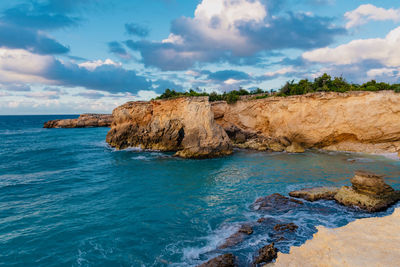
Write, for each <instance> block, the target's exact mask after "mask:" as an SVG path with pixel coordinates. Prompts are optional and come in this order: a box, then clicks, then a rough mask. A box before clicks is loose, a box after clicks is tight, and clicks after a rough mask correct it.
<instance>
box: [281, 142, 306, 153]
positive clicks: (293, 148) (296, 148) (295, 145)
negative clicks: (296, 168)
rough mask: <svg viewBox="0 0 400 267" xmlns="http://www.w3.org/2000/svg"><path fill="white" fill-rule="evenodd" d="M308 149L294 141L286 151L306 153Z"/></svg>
mask: <svg viewBox="0 0 400 267" xmlns="http://www.w3.org/2000/svg"><path fill="white" fill-rule="evenodd" d="M305 151H306V150H305V149H304V147H303V146H301V145H300V144H298V143H296V142H294V143H292V144H291V145H290V146H288V147H287V148H286V152H288V153H304V152H305Z"/></svg>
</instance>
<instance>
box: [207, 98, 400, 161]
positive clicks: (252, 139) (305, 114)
mask: <svg viewBox="0 0 400 267" xmlns="http://www.w3.org/2000/svg"><path fill="white" fill-rule="evenodd" d="M212 110H213V112H214V115H215V119H216V122H217V123H218V124H219V125H221V126H222V127H223V128H224V129H225V131H226V132H227V133H228V135H229V137H230V138H231V139H232V140H233V142H234V143H235V145H236V146H238V147H243V148H254V149H259V150H266V149H270V150H274V151H283V150H287V151H288V152H302V151H303V150H304V148H322V149H327V150H340V151H353V152H366V153H394V152H399V151H400V94H396V93H394V92H393V91H381V92H349V93H316V94H310V95H303V96H291V97H270V98H265V99H258V100H248V101H238V102H237V103H235V104H231V105H229V104H227V103H226V102H215V103H213V104H212Z"/></svg>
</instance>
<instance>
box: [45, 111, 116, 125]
mask: <svg viewBox="0 0 400 267" xmlns="http://www.w3.org/2000/svg"><path fill="white" fill-rule="evenodd" d="M112 121H113V116H112V115H111V114H82V115H80V116H79V118H77V119H66V120H52V121H48V122H46V123H45V124H44V126H43V128H89V127H110V126H111V123H112Z"/></svg>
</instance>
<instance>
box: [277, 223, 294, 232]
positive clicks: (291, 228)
mask: <svg viewBox="0 0 400 267" xmlns="http://www.w3.org/2000/svg"><path fill="white" fill-rule="evenodd" d="M298 228H299V227H298V226H297V225H296V224H294V223H286V224H277V225H275V226H274V230H275V231H277V232H284V231H291V232H294V231H296V230H297V229H298Z"/></svg>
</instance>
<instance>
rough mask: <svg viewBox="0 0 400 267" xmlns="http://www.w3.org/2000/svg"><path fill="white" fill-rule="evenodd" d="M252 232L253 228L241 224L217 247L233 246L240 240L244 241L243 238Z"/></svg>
mask: <svg viewBox="0 0 400 267" xmlns="http://www.w3.org/2000/svg"><path fill="white" fill-rule="evenodd" d="M252 233H253V228H252V227H251V226H250V225H246V224H245V225H242V226H241V227H240V228H239V230H238V231H237V232H236V233H234V234H233V235H231V236H230V237H228V238H227V239H226V240H225V243H224V244H222V245H221V246H219V247H218V249H225V248H228V247H233V246H235V245H237V244H239V243H241V242H243V241H244V239H245V238H246V237H247V236H249V235H251V234H252Z"/></svg>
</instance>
